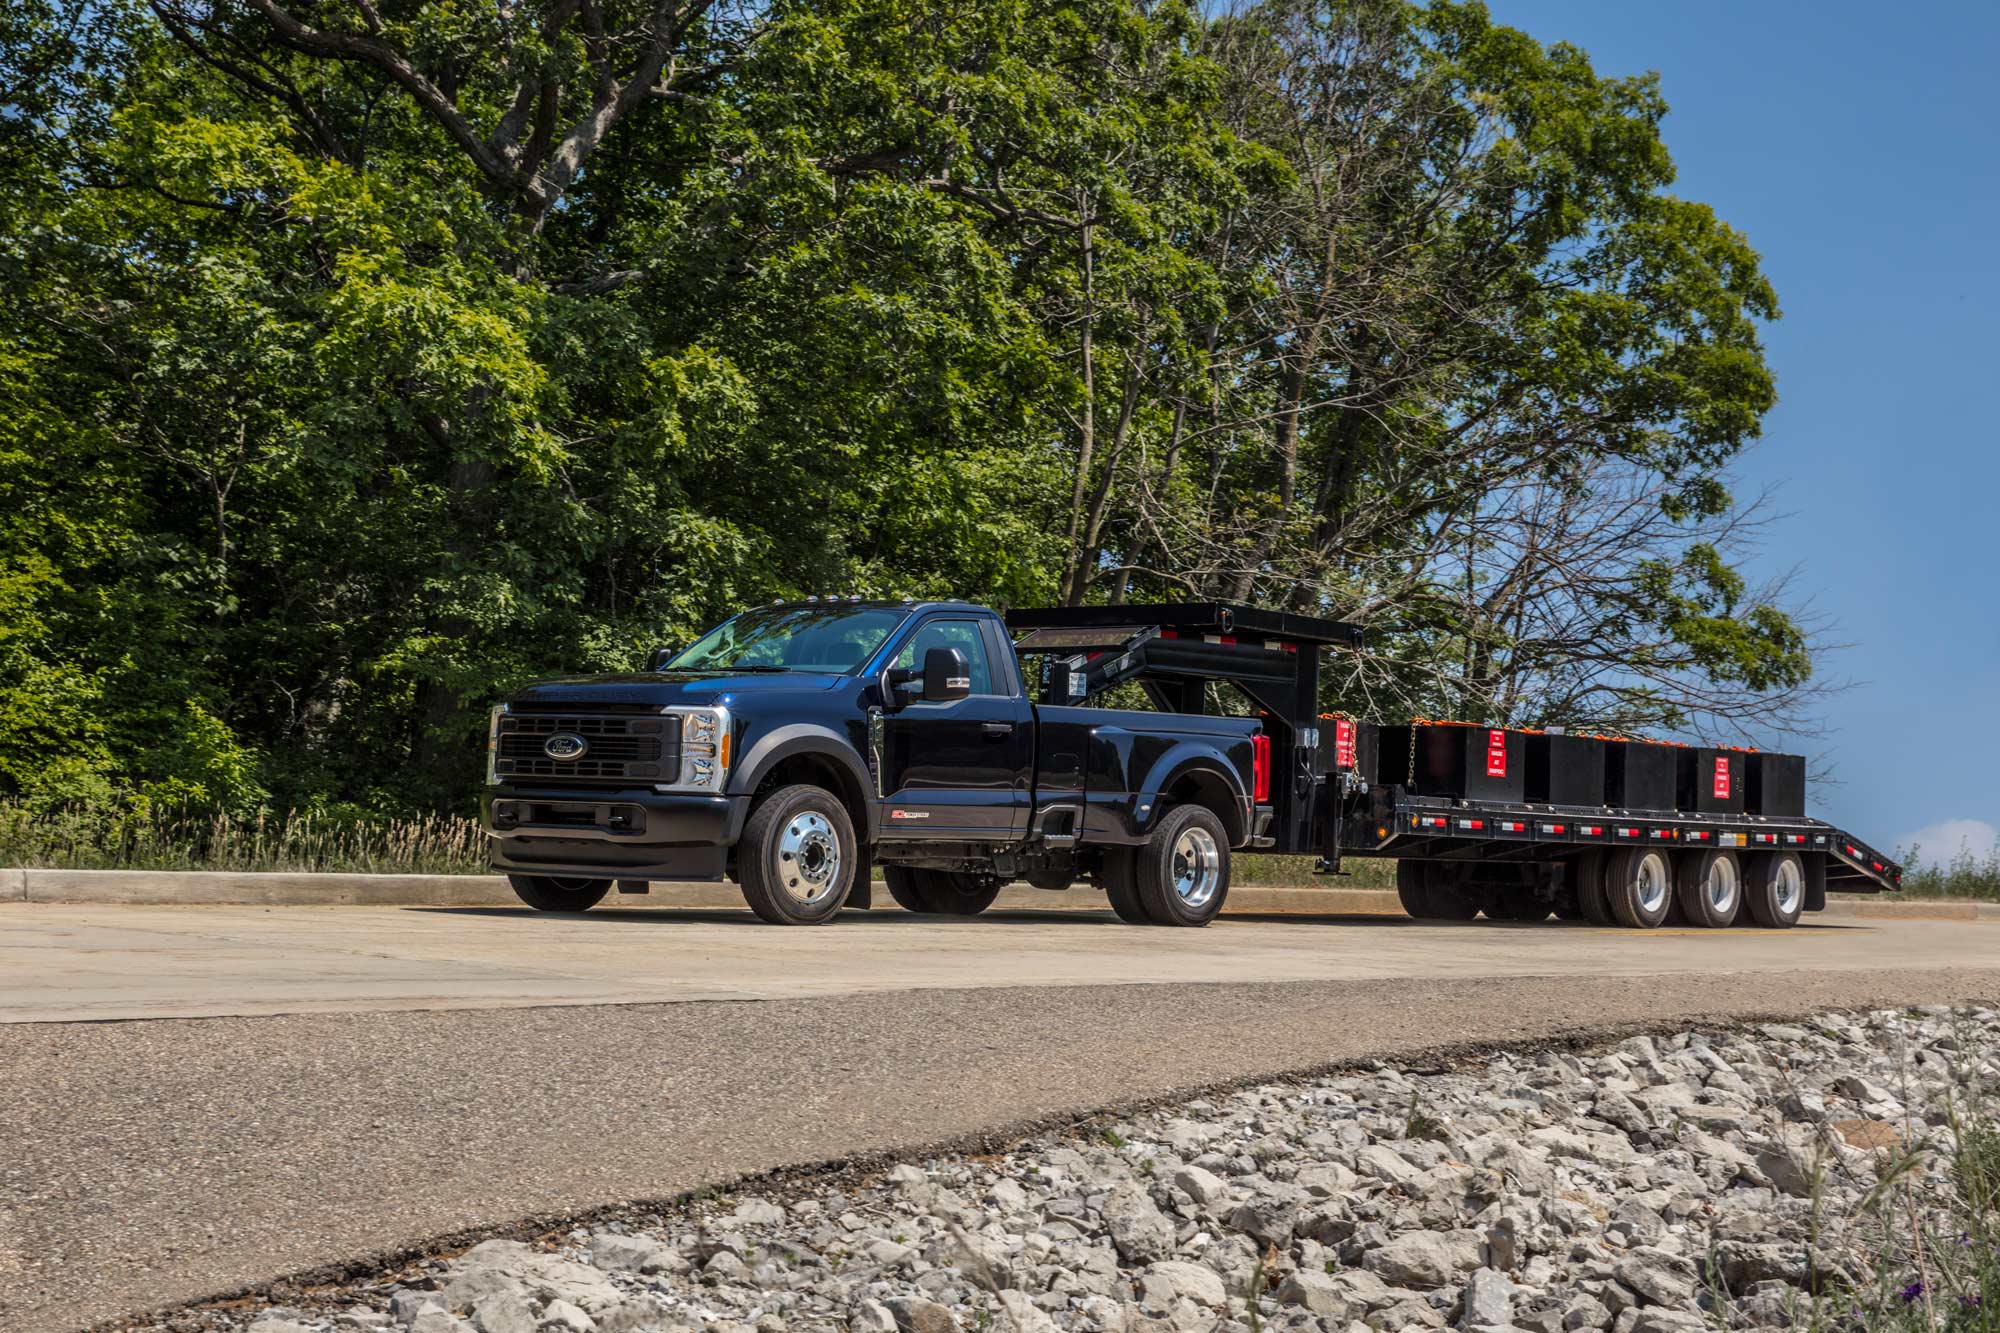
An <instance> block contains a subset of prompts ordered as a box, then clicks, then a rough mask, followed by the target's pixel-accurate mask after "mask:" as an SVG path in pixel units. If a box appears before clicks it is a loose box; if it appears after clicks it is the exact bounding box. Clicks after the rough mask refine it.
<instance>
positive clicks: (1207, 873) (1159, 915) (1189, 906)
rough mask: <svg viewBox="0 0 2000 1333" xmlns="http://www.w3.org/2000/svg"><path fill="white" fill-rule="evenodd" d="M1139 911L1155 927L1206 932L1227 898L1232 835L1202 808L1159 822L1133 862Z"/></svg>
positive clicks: (1179, 809)
mask: <svg viewBox="0 0 2000 1333" xmlns="http://www.w3.org/2000/svg"><path fill="white" fill-rule="evenodd" d="M1133 872H1134V873H1133V881H1134V883H1135V884H1136V885H1137V888H1138V893H1139V906H1140V907H1141V908H1143V909H1144V910H1145V913H1146V916H1147V918H1148V919H1149V920H1151V921H1152V923H1153V924H1154V925H1156V926H1205V925H1207V924H1208V923H1209V922H1211V921H1213V920H1214V919H1215V914H1216V913H1217V912H1220V911H1221V910H1222V903H1223V900H1224V899H1226V898H1227V897H1228V896H1229V834H1228V831H1227V830H1225V829H1224V828H1223V827H1222V821H1221V820H1220V819H1217V818H1216V817H1215V812H1214V811H1212V810H1210V809H1209V808H1208V807H1207V806H1204V805H1177V806H1174V807H1173V808H1172V809H1170V810H1168V811H1167V812H1166V814H1164V815H1162V816H1161V817H1160V822H1159V824H1158V825H1157V826H1155V828H1154V829H1153V836H1152V837H1151V838H1149V839H1147V840H1146V843H1145V845H1144V846H1142V847H1140V848H1139V851H1138V855H1136V856H1135V857H1133Z"/></svg>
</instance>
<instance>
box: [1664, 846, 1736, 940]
mask: <svg viewBox="0 0 2000 1333" xmlns="http://www.w3.org/2000/svg"><path fill="white" fill-rule="evenodd" d="M1674 887H1675V890H1676V892H1677V893H1678V895H1679V897H1680V901H1681V916H1682V917H1683V918H1685V919H1686V921H1687V923H1688V924H1689V925H1691V926H1705V927H1707V928H1708V929H1710V930H1724V929H1727V928H1728V927H1730V926H1733V925H1735V924H1736V914H1737V913H1738V912H1740V911H1741V910H1742V909H1743V867H1742V866H1741V865H1740V864H1739V863H1738V862H1737V859H1736V853H1735V852H1732V851H1729V850H1727V849H1726V848H1721V847H1710V848H1704V849H1702V850H1700V851H1686V852H1682V853H1681V854H1680V855H1679V856H1676V857H1675V858H1674Z"/></svg>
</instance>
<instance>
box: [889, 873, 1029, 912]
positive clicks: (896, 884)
mask: <svg viewBox="0 0 2000 1333" xmlns="http://www.w3.org/2000/svg"><path fill="white" fill-rule="evenodd" d="M882 878H883V882H884V883H886V884H887V885H888V886H889V896H890V897H891V898H894V899H895V900H896V905H897V906H899V907H901V908H902V909H903V910H904V911H906V912H922V913H926V914H928V915H931V916H978V915H979V914H980V913H981V912H983V911H985V910H986V909H987V908H989V907H991V906H992V905H993V900H994V899H995V898H997V897H999V896H1000V880H999V878H998V877H997V876H994V875H961V874H955V873H953V872H951V871H947V870H920V869H917V868H916V867H914V866H884V867H882Z"/></svg>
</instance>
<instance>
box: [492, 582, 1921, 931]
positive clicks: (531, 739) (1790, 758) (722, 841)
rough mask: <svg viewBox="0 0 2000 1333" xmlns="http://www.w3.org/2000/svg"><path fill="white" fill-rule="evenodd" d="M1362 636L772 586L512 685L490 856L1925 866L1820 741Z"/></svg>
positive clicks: (1198, 876)
mask: <svg viewBox="0 0 2000 1333" xmlns="http://www.w3.org/2000/svg"><path fill="white" fill-rule="evenodd" d="M1360 640H1361V631H1360V630H1359V629H1357V628H1356V627H1355V626H1352V625H1348V624H1344V623H1342V622H1339V621H1334V620H1323V619H1316V618H1313V617H1307V616H1300V615H1295V614H1292V613H1290V612H1281V611H1271V610H1265V609H1259V608H1256V607H1247V606H1237V605H1232V604H1229V603H1221V602H1197V603H1185V604H1183V603H1165V604H1147V605H1124V606H1097V607H1054V608H1046V609H1041V610H1017V611H1011V612H1009V613H1008V614H1007V615H1006V617H1005V618H1004V620H1003V618H1002V617H1001V616H999V615H998V614H996V613H995V612H993V611H990V610H987V609H985V608H983V607H979V606H973V605H970V604H968V603H965V602H886V601H864V600H861V599H859V598H846V599H840V598H836V599H825V600H822V599H808V600H807V601H805V602H792V603H779V604H775V605H772V606H767V607H761V608H759V609H757V610H754V611H746V612H744V613H743V614H742V615H739V616H737V617H735V618H734V619H732V620H729V621H726V622H724V623H723V624H721V625H719V626H717V627H716V628H715V629H714V630H712V631H710V632H709V633H708V634H707V635H705V636H703V637H702V639H701V640H700V641H699V642H697V643H695V644H694V645H693V646H691V647H689V648H687V649H686V650H684V651H682V652H680V653H664V652H663V653H660V654H656V655H655V661H654V663H653V667H652V669H651V670H648V671H645V672H641V673H637V674H634V675H626V676H592V677H584V678H577V679H569V680H551V681H544V682H541V683H539V684H536V685H533V686H530V687H528V688H527V689H524V690H522V691H520V692H519V693H518V694H516V695H515V696H514V698H512V699H511V700H509V701H508V702H507V703H505V704H503V705H501V706H500V707H499V708H496V709H495V710H494V712H493V723H492V730H491V733H490V740H489V743H488V756H489V757H488V767H487V775H486V776H487V788H486V795H485V798H484V801H483V803H482V804H483V812H484V818H485V822H486V828H487V831H488V832H489V833H491V834H492V835H493V860H494V864H495V865H496V866H497V867H499V868H500V869H501V870H504V871H505V872H507V874H508V876H509V877H510V879H511V880H512V882H513V885H514V888H515V890H516V892H518V893H519V894H520V896H521V897H522V899H523V900H525V901H526V902H527V903H529V904H530V905H531V906H534V907H537V908H542V909H545V910H548V911H581V910H583V909H585V908H588V907H590V906H593V905H594V904H596V903H597V902H598V901H600V900H601V899H602V898H603V897H604V896H605V894H607V893H609V892H610V891H611V889H612V886H613V885H614V884H615V885H616V886H617V887H618V889H619V890H620V891H621V892H627V893H643V892H645V891H646V889H647V887H648V882H649V881H651V880H655V879H719V878H722V877H723V876H730V877H732V878H734V879H735V880H736V882H737V883H739V884H740V885H742V887H743V896H744V897H745V898H747V899H748V900H749V902H750V906H751V907H752V908H754V909H755V910H756V912H757V913H758V915H760V916H762V917H763V918H764V919H765V920H767V921H774V922H781V923H785V924H791V925H807V924H813V923H817V922H822V921H826V920H828V919H830V918H831V917H832V916H834V914H835V913H837V912H839V911H840V910H841V908H842V907H866V906H868V905H869V884H870V878H871V869H872V867H874V866H877V865H879V866H881V867H882V877H883V879H884V880H885V881H886V882H887V884H888V887H889V892H890V893H891V894H892V895H893V896H894V897H895V899H896V901H897V902H898V903H900V904H902V905H903V906H904V907H906V908H909V909H911V910H912V911H919V912H933V913H947V914H956V915H971V914H974V913H977V912H980V911H983V910H985V908H986V907H987V906H988V905H990V904H991V903H992V902H993V900H994V897H995V896H996V895H997V894H998V892H999V890H1000V888H1001V886H1002V885H1004V884H1006V883H1008V882H1009V881H1012V880H1019V879H1024V880H1026V881H1027V882H1028V883H1030V884H1033V885H1036V886H1038V887H1041V888H1048V889H1063V888H1068V887H1069V886H1070V885H1071V884H1073V883H1075V882H1076V881H1079V880H1088V881H1091V882H1093V883H1095V884H1097V885H1098V886H1099V887H1101V888H1102V889H1103V890H1104V891H1105V893H1106V895H1107V896H1108V897H1109V898H1110V901H1111V906H1112V908H1113V909H1114V910H1115V911H1116V912H1117V913H1118V915H1119V916H1121V917H1122V918H1124V919H1125V920H1127V921H1132V922H1145V923H1152V924H1157V925H1171V926H1199V925H1204V924H1206V923H1207V922H1208V921H1209V920H1211V919H1212V918H1213V917H1214V916H1215V914H1216V913H1217V912H1218V911H1219V910H1220V909H1221V907H1222V903H1223V899H1224V897H1225V896H1226V895H1227V894H1228V891H1229V875H1230V853H1231V851H1232V850H1237V849H1244V848H1256V849H1258V850H1260V851H1270V852H1272V853H1275V854H1279V855H1296V856H1310V857H1313V858H1315V860H1316V862H1317V866H1318V868H1319V869H1320V870H1321V871H1323V872H1329V873H1338V872H1339V870H1340V868H1341V865H1342V860H1343V858H1344V857H1378V858H1392V859H1394V860H1396V861H1397V863H1398V864H1397V890H1398V893H1399V895H1400V896H1401V899H1402V902H1403V906H1404V907H1405V909H1406V910H1407V911H1408V912H1409V913H1410V915H1412V916H1416V917H1427V918H1434V919H1441V920H1460V921H1462V920H1469V919H1471V918H1473V917H1475V916H1480V915H1484V916H1486V917H1488V918H1491V919H1493V920H1497V921H1512V922H1521V921H1543V920H1546V919H1547V918H1548V917H1550V916H1551V915H1558V916H1565V917H1573V918H1579V919H1585V920H1588V921H1590V922H1592V923H1594V924H1598V925H1622V926H1625V927H1627V928H1634V929H1649V928H1653V927H1657V926H1660V925H1663V924H1665V923H1666V922H1668V921H1670V920H1684V921H1688V922H1691V923H1693V924H1696V925H1701V926H1708V927H1727V926H1732V925H1737V924H1741V923H1743V922H1754V923H1755V924H1758V925H1761V926H1772V927H1784V926H1790V925H1792V924H1794V923H1795V922H1797V920H1798V919H1799V915H1800V913H1801V912H1808V911H1817V910H1820V909H1822V908H1823V907H1824V906H1825V904H1826V895H1827V892H1828V890H1829V889H1830V888H1831V889H1838V890H1841V891H1845V892H1882V891H1890V892H1893V891H1895V890H1896V889H1898V888H1900V887H1901V884H1902V867H1900V866H1898V865H1897V864H1895V862H1894V861H1892V860H1891V859H1889V858H1888V857H1886V856H1884V855H1882V854H1881V853H1880V852H1877V851H1875V850H1874V849H1873V848H1871V847H1870V846H1868V844H1867V843H1865V842H1863V841H1862V840H1861V839H1859V838H1858V837H1856V836H1855V835H1853V834H1851V833H1848V832H1845V831H1843V830H1841V829H1837V828H1834V827H1833V826H1832V825H1829V824H1826V823H1823V822H1822V821H1820V820H1816V819H1811V818H1808V817H1807V816H1806V813H1805V797H1806V793H1805V761H1804V759H1802V758H1800V757H1799V756H1797V755H1783V754H1770V753H1764V752H1760V751H1754V750H1736V749H1728V748H1721V749H1717V748H1704V747H1698V746H1680V745H1673V744H1661V743H1654V742H1648V741H1642V740H1637V739H1633V738H1628V737H1607V736H1569V735H1562V734H1557V733H1550V732H1540V731H1523V730H1515V729H1508V728H1501V727H1491V726H1485V725H1473V724H1467V723H1462V722H1429V721H1424V720H1421V719H1418V720H1415V721H1412V722H1411V723H1409V724H1398V725H1393V726H1378V725H1376V724H1373V723H1369V722H1363V721H1359V720H1356V719H1352V718H1348V717H1345V716H1340V715H1335V714H1323V713H1321V712H1320V711H1319V684H1320V680H1319V672H1320V659H1321V655H1322V650H1324V649H1326V648H1329V647H1348V648H1352V647H1354V646H1356V645H1358V644H1359V643H1360ZM1024 661H1026V662H1030V663H1033V664H1034V669H1033V670H1032V671H1024V670H1023V669H1022V663H1023V662H1024ZM1031 687H1032V692H1031ZM1111 700H1117V701H1120V702H1126V703H1144V704H1147V705H1149V707H1146V708H1111V707H1104V706H1102V705H1103V704H1105V703H1106V702H1108V701H1111Z"/></svg>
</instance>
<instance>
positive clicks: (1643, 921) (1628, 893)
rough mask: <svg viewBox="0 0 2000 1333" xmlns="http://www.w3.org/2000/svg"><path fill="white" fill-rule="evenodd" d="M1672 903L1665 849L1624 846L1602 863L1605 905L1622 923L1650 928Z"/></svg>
mask: <svg viewBox="0 0 2000 1333" xmlns="http://www.w3.org/2000/svg"><path fill="white" fill-rule="evenodd" d="M1673 904H1674V877H1673V871H1672V868H1671V867H1669V866H1668V865H1667V857H1666V854H1665V853H1664V852H1661V851H1658V850H1657V849H1655V848H1652V847H1626V848H1621V849H1620V850H1618V851H1615V852H1613V853H1612V854H1611V857H1610V859H1609V860H1607V861H1606V862H1605V863H1604V905H1605V906H1606V907H1607V908H1609V909H1610V911H1611V916H1612V918H1613V920H1615V921H1616V922H1617V923H1618V924H1619V925H1621V926H1630V927H1631V928H1632V929H1634V930H1652V929H1654V928H1655V927H1657V926H1659V925H1660V923H1662V922H1663V921H1665V920H1666V919H1667V913H1668V911H1669V910H1671V909H1672V907H1673Z"/></svg>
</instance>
